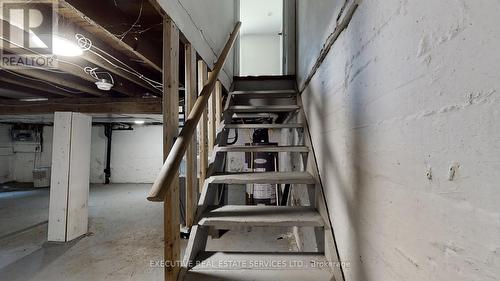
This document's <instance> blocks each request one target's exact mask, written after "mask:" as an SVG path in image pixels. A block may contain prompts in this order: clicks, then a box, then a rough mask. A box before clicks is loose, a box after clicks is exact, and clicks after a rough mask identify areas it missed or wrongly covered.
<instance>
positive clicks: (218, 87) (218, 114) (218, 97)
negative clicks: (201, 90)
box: [215, 81, 222, 129]
mask: <svg viewBox="0 0 500 281" xmlns="http://www.w3.org/2000/svg"><path fill="white" fill-rule="evenodd" d="M221 120H222V83H221V82H220V81H217V83H216V84H215V128H216V129H217V127H218V126H219V125H220V122H221Z"/></svg>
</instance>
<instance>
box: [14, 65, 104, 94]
mask: <svg viewBox="0 0 500 281" xmlns="http://www.w3.org/2000/svg"><path fill="white" fill-rule="evenodd" d="M12 71H13V72H15V73H17V74H20V75H24V76H29V77H31V78H35V79H38V80H42V81H46V82H50V83H52V84H56V85H59V86H61V87H64V88H67V89H74V90H76V91H79V92H82V93H85V94H89V95H93V96H97V97H108V96H109V95H110V94H109V93H107V92H103V91H99V90H98V89H97V88H96V87H95V86H94V85H90V86H85V85H83V83H78V82H76V81H74V80H72V79H70V78H69V77H66V76H67V75H66V76H65V75H63V74H58V75H54V74H53V73H50V72H47V71H44V70H36V69H13V70H12ZM82 82H84V81H82Z"/></svg>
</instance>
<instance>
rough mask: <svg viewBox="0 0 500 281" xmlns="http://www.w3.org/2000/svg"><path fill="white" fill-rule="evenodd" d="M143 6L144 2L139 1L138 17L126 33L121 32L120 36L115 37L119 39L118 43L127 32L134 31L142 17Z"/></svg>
mask: <svg viewBox="0 0 500 281" xmlns="http://www.w3.org/2000/svg"><path fill="white" fill-rule="evenodd" d="M143 6H144V0H142V1H141V9H140V10H139V15H138V16H137V19H136V20H135V22H134V23H133V24H132V25H131V26H130V28H129V29H128V30H127V31H125V32H123V33H122V34H121V35H117V37H118V38H120V41H123V39H124V38H125V36H127V34H129V32H130V31H132V29H134V27H135V26H136V24H137V23H139V20H140V19H141V17H142V8H143Z"/></svg>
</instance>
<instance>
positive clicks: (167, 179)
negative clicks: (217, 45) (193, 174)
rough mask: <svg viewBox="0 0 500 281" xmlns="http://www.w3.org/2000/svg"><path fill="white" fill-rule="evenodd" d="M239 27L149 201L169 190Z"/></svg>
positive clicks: (199, 99)
mask: <svg viewBox="0 0 500 281" xmlns="http://www.w3.org/2000/svg"><path fill="white" fill-rule="evenodd" d="M240 27H241V22H238V23H237V24H236V26H235V27H234V30H233V32H232V33H231V36H230V37H229V40H228V41H227V43H226V45H225V46H224V49H223V50H222V53H221V54H220V56H219V59H218V60H217V62H216V63H215V66H214V69H213V71H212V75H211V76H210V79H209V81H208V83H207V85H205V87H203V90H202V91H201V94H200V96H199V97H198V99H197V100H196V102H195V104H194V106H193V109H192V111H191V113H190V114H189V116H188V118H187V119H186V121H185V123H184V127H183V128H182V130H181V132H180V133H179V136H178V137H177V140H176V141H175V143H174V145H173V146H172V150H170V153H169V154H168V157H167V159H166V160H165V163H164V164H163V167H162V168H161V170H160V174H159V175H158V177H157V178H156V180H155V182H154V183H153V187H152V188H151V191H150V192H149V195H148V200H149V201H153V202H164V199H165V195H166V194H167V192H168V189H169V188H170V185H171V183H172V181H173V180H174V178H175V176H176V174H177V171H178V170H179V167H180V165H181V161H182V158H183V157H184V154H185V153H186V150H187V148H188V146H189V143H190V142H191V139H192V138H193V136H194V133H195V132H196V127H197V125H198V122H199V121H200V118H201V116H202V114H203V111H204V110H205V109H206V107H207V104H208V99H209V98H210V95H211V94H212V92H213V90H214V88H215V83H216V82H217V79H218V77H219V74H220V72H221V70H222V67H223V66H224V63H225V62H226V59H227V56H228V55H229V52H230V51H231V49H232V47H233V45H234V42H235V41H236V37H237V36H238V33H239V31H240Z"/></svg>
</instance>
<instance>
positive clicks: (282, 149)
mask: <svg viewBox="0 0 500 281" xmlns="http://www.w3.org/2000/svg"><path fill="white" fill-rule="evenodd" d="M215 151H216V152H301V153H306V152H309V148H308V147H307V146H264V145H254V146H250V145H244V146H217V147H216V148H215Z"/></svg>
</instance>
